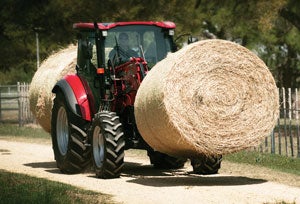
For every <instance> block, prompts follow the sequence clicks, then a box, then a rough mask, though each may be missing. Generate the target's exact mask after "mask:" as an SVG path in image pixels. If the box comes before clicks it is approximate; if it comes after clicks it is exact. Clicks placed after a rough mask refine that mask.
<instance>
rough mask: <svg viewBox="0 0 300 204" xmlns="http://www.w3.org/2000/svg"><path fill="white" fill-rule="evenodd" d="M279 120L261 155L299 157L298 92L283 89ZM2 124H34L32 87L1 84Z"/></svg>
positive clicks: (299, 118) (299, 108)
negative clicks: (30, 99) (31, 98)
mask: <svg viewBox="0 0 300 204" xmlns="http://www.w3.org/2000/svg"><path fill="white" fill-rule="evenodd" d="M278 90H279V95H280V97H279V98H280V117H279V118H278V121H277V125H276V127H275V128H274V129H273V131H272V133H271V134H270V136H268V137H266V138H265V140H264V141H263V142H262V143H261V145H260V146H259V147H257V148H255V149H256V150H258V151H261V152H269V153H272V154H280V155H286V156H290V157H295V158H300V93H299V89H291V88H288V89H285V88H280V89H278ZM0 122H18V123H19V126H23V125H24V124H26V123H32V122H34V117H33V115H32V113H31V111H30V105H29V84H26V83H18V84H17V85H11V86H1V85H0Z"/></svg>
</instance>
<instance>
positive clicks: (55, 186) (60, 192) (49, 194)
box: [0, 170, 113, 204]
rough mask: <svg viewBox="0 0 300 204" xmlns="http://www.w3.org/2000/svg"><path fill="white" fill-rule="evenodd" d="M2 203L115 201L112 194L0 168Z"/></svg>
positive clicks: (0, 196) (57, 203) (0, 201)
mask: <svg viewBox="0 0 300 204" xmlns="http://www.w3.org/2000/svg"><path fill="white" fill-rule="evenodd" d="M0 192H1V193H0V203H11V204H14V203H15V204H18V203H40V204H44V203H45V204H46V203H47V204H50V203H55V204H68V203H72V204H73V203H78V204H81V203H84V204H85V203H92V204H93V203H113V202H112V200H111V196H109V195H105V194H100V193H96V192H93V191H87V190H83V189H79V188H76V187H73V186H71V185H67V184H62V183H59V182H55V181H49V180H46V179H41V178H35V177H31V176H27V175H23V174H17V173H11V172H7V171H4V170H0Z"/></svg>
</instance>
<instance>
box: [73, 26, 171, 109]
mask: <svg viewBox="0 0 300 204" xmlns="http://www.w3.org/2000/svg"><path fill="white" fill-rule="evenodd" d="M73 27H74V28H75V29H77V30H78V57H77V66H76V70H77V75H78V76H80V77H81V78H82V79H84V81H85V83H86V84H87V86H88V87H89V88H90V89H91V94H90V95H92V96H93V97H92V98H93V99H91V101H93V103H92V104H91V109H92V110H95V111H94V113H95V112H97V110H99V107H102V108H101V109H103V106H107V104H106V102H105V101H113V104H112V103H110V104H109V105H108V106H110V107H109V108H104V109H109V110H112V111H115V112H117V113H120V112H122V111H123V110H124V108H125V107H124V106H128V105H133V103H134V91H136V90H137V88H138V86H136V84H139V83H140V82H141V81H142V79H143V77H144V76H145V75H146V73H147V71H148V70H150V69H151V68H152V67H153V66H154V65H155V64H156V63H157V62H159V61H160V60H162V59H164V58H165V57H166V55H167V54H168V53H169V52H174V51H175V50H176V46H175V44H174V42H173V36H174V29H175V27H176V26H175V24H174V23H172V22H152V21H150V22H148V21H147V22H118V23H76V24H74V25H73ZM128 62H131V63H129V64H128ZM126 63H127V64H126ZM132 67H135V68H132ZM128 69H130V70H131V72H139V73H138V74H137V75H136V77H135V78H136V79H137V81H136V79H132V78H130V75H129V72H126V75H127V76H121V75H122V74H124V73H125V71H126V70H128ZM134 70H136V71H134ZM129 78H130V79H129ZM115 79H116V80H115ZM122 81H123V82H124V83H122ZM125 81H126V82H125ZM120 83H121V84H120ZM113 84H114V88H115V89H114V91H113V92H112V91H111V90H112V89H111V87H112V85H113ZM128 84H129V85H128ZM132 86H134V87H133V89H136V90H132ZM120 87H121V89H122V90H121V91H118V92H117V90H118V89H120ZM122 87H123V88H122ZM130 88H131V93H128V90H129V89H130ZM124 89H126V90H127V91H125V90H124ZM123 92H127V93H126V94H127V95H128V94H131V95H130V96H129V98H131V100H130V101H129V102H126V103H125V104H124V101H123V100H124V99H123V98H120V95H123ZM132 94H133V95H132ZM100 99H101V100H100ZM120 101H122V102H120ZM126 101H128V100H126ZM103 102H104V105H103V104H101V103H103ZM120 104H123V105H120Z"/></svg>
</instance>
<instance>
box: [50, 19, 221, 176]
mask: <svg viewBox="0 0 300 204" xmlns="http://www.w3.org/2000/svg"><path fill="white" fill-rule="evenodd" d="M74 28H75V29H76V30H77V31H78V56H77V65H76V74H72V75H66V76H65V77H64V78H63V79H61V80H60V81H58V82H57V83H56V85H55V86H54V88H53V90H52V92H53V93H55V95H56V97H55V99H54V105H53V109H52V119H51V127H52V128H51V137H52V144H53V150H54V156H55V160H56V163H57V167H58V168H59V169H60V170H61V172H63V173H79V172H82V171H83V170H85V169H86V168H87V167H88V166H89V165H90V163H91V160H92V162H93V164H94V169H95V172H96V175H97V177H99V178H116V177H119V176H120V173H121V171H122V167H123V165H124V151H125V150H127V149H130V148H135V149H145V150H147V153H148V156H149V158H150V162H151V164H153V165H154V167H156V168H166V169H174V168H181V167H183V166H184V163H185V162H186V160H187V159H186V158H175V157H172V156H169V155H166V154H164V153H161V152H157V151H155V150H153V149H152V148H151V147H150V146H149V145H148V144H147V143H146V142H145V141H144V140H143V138H142V137H141V135H140V133H139V131H138V129H137V126H136V123H135V118H134V107H133V105H134V101H135V96H136V93H137V90H138V88H139V85H140V84H141V82H142V80H143V78H144V77H145V76H146V74H147V72H148V71H149V70H150V69H151V67H153V66H154V65H155V64H156V63H157V62H158V61H160V60H162V59H163V58H165V57H166V55H167V53H169V52H174V51H176V46H175V44H174V41H173V35H174V29H175V24H174V23H172V22H118V23H76V24H74ZM191 160H192V165H193V167H194V171H195V172H196V173H202V174H211V173H217V171H218V169H219V168H220V162H221V157H217V158H211V157H204V156H203V158H197V159H191Z"/></svg>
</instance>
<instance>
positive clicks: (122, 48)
mask: <svg viewBox="0 0 300 204" xmlns="http://www.w3.org/2000/svg"><path fill="white" fill-rule="evenodd" d="M168 52H171V36H169V35H167V32H166V30H164V29H162V28H160V27H157V26H147V25H132V26H119V27H115V28H112V29H110V30H108V34H107V37H106V39H105V60H106V62H107V61H108V60H109V59H111V60H112V59H113V58H114V57H120V58H122V61H125V60H126V58H127V59H128V58H130V57H145V59H146V61H147V62H148V65H149V66H150V67H152V66H153V65H155V64H156V63H157V62H158V61H160V60H162V59H163V58H165V57H166V55H167V53H168Z"/></svg>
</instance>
